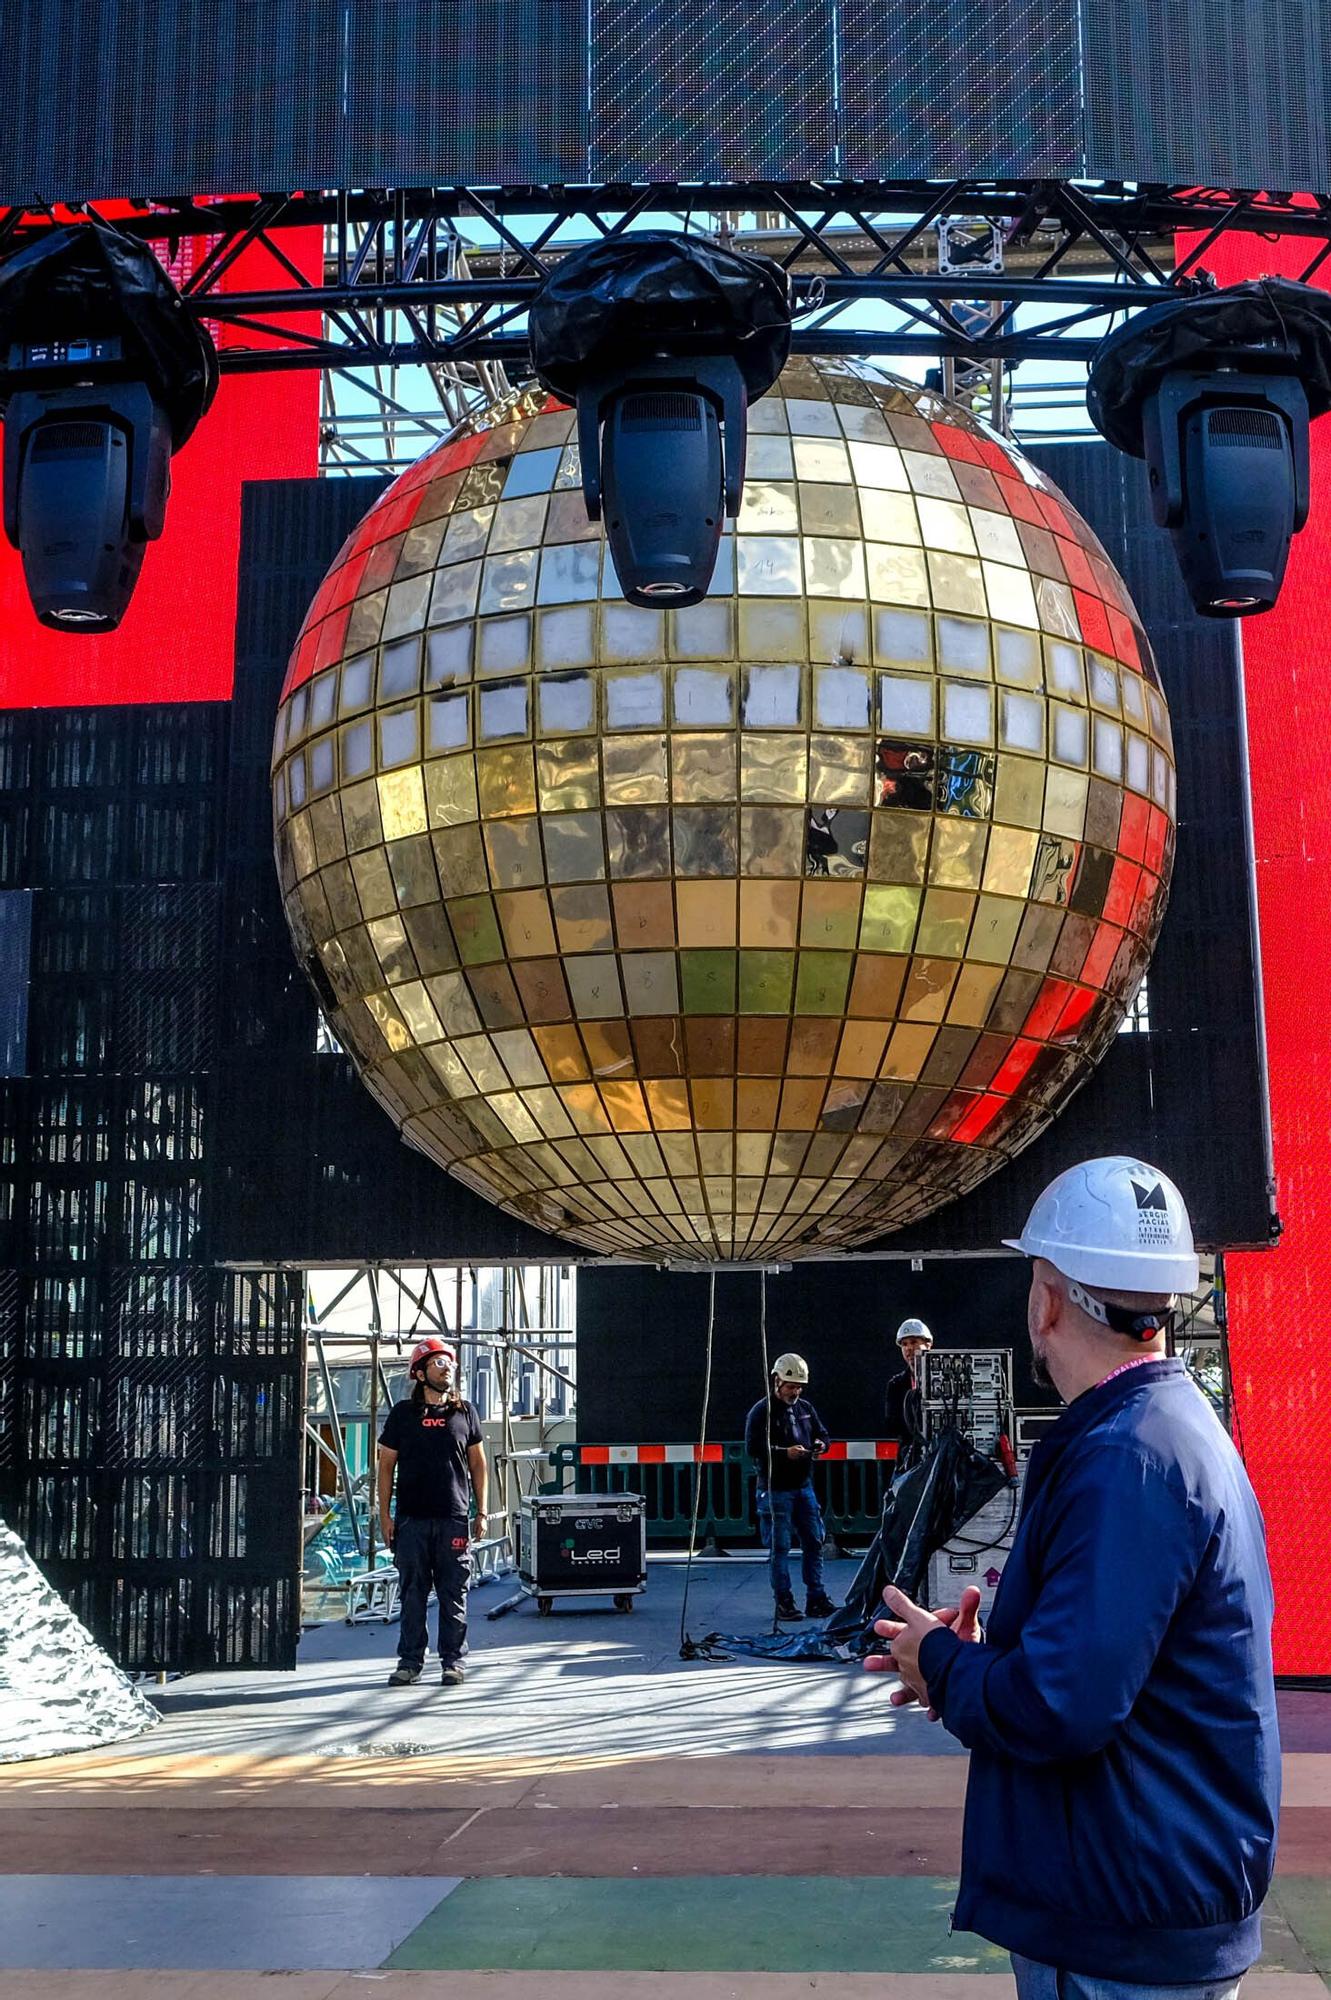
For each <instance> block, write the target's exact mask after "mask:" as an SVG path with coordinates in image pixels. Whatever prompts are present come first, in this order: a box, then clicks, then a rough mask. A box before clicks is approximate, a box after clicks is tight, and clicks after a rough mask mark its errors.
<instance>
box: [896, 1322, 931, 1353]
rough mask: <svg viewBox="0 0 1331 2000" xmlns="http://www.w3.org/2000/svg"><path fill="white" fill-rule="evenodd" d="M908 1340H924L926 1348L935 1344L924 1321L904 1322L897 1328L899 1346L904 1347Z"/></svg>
mask: <svg viewBox="0 0 1331 2000" xmlns="http://www.w3.org/2000/svg"><path fill="white" fill-rule="evenodd" d="M908 1340H922V1341H923V1342H924V1344H925V1346H926V1347H932V1346H933V1344H934V1337H933V1335H932V1334H931V1333H930V1331H929V1329H928V1327H927V1326H926V1325H925V1323H924V1321H923V1320H922V1319H903V1320H902V1322H901V1325H900V1326H899V1327H898V1328H897V1346H898V1347H901V1346H903V1345H904V1344H905V1342H906V1341H908Z"/></svg>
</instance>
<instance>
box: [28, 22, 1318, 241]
mask: <svg viewBox="0 0 1331 2000" xmlns="http://www.w3.org/2000/svg"><path fill="white" fill-rule="evenodd" d="M0 33H2V34H3V37H4V46H5V49H6V81H7V89H8V92H9V99H8V106H9V109H10V111H11V116H10V118H9V120H8V121H7V125H6V130H5V132H4V134H3V135H0V202H24V203H27V202H33V201H40V200H44V201H60V200H65V201H68V200H76V199H85V198H90V197H91V198H103V199H106V198H110V197H112V196H116V195H120V196H140V195H145V194H146V195H158V196H169V195H185V194H189V193H197V192H202V191H208V190H217V189H221V188H278V189H303V188H321V187H419V186H430V185H441V184H442V185H449V184H457V183H466V182H470V183H472V184H475V185H492V186H493V185H508V186H526V185H530V184H533V183H536V184H539V183H544V182H553V183H558V184H570V183H577V182H580V181H587V180H590V181H596V182H600V181H611V182H613V181H621V180H629V181H635V180H646V181H670V180H683V181H707V180H748V181H753V180H762V179H773V180H798V179H801V178H810V179H819V180H820V179H833V180H835V179H842V178H851V179H868V180H872V179H883V180H891V179H902V178H904V179H946V178H950V177H952V176H956V175H974V176H982V177H995V178H1026V177H1028V176H1045V175H1049V176H1058V177H1084V176H1089V177H1095V176H1098V175H1104V176H1111V177H1124V178H1130V179H1139V180H1153V181H1173V182H1184V183H1193V182H1198V181H1204V182H1206V183H1207V184H1210V185H1217V186H1235V185H1238V186H1247V187H1258V188H1262V187H1272V186H1277V187H1283V188H1295V189H1297V188H1309V187H1311V188H1325V187H1326V185H1327V182H1328V179H1331V165H1329V164H1328V158H1329V150H1331V149H1329V146H1328V102H1327V92H1326V89H1325V75H1326V62H1327V57H1328V53H1331V51H1329V49H1328V35H1331V28H1329V27H1328V24H1327V18H1326V9H1325V7H1324V4H1323V0H707V4H706V5H703V6H681V5H679V4H678V0H394V5H393V6H392V8H391V9H388V8H386V7H385V6H384V5H383V4H382V0H0ZM1239 80H1241V88H1239V87H1236V85H1237V84H1238V82H1239Z"/></svg>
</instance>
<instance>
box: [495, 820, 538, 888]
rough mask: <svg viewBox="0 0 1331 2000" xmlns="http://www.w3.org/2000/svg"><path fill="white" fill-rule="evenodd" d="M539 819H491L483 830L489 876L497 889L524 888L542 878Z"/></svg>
mask: <svg viewBox="0 0 1331 2000" xmlns="http://www.w3.org/2000/svg"><path fill="white" fill-rule="evenodd" d="M541 825H542V822H541V821H540V820H539V819H537V818H536V817H534V816H532V817H530V818H525V819H512V820H502V819H501V820H492V821H490V822H489V823H488V824H487V825H486V826H485V828H484V829H483V831H484V835H485V851H486V854H487V856H488V858H489V864H490V876H491V879H492V881H493V882H494V884H495V887H496V888H499V889H527V888H532V887H534V886H536V885H537V884H538V883H542V882H544V880H545V872H546V871H545V861H544V858H543V856H542V852H541Z"/></svg>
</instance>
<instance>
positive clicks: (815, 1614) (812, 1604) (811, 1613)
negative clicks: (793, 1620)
mask: <svg viewBox="0 0 1331 2000" xmlns="http://www.w3.org/2000/svg"><path fill="white" fill-rule="evenodd" d="M836 1608H837V1607H836V1605H835V1604H833V1602H832V1600H831V1598H830V1597H829V1596H828V1594H827V1592H826V1591H825V1590H819V1591H816V1592H815V1593H814V1595H813V1596H812V1597H811V1598H810V1599H809V1601H808V1603H807V1604H806V1605H805V1607H804V1616H805V1617H806V1618H830V1617H831V1616H832V1613H833V1612H834V1611H835V1610H836Z"/></svg>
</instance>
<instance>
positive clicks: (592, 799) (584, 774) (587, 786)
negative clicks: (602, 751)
mask: <svg viewBox="0 0 1331 2000" xmlns="http://www.w3.org/2000/svg"><path fill="white" fill-rule="evenodd" d="M536 790H537V796H538V798H539V800H540V806H541V811H542V812H549V813H554V812H578V811H581V810H584V809H586V808H587V807H594V806H599V805H600V803H601V760H600V756H599V754H598V750H597V744H596V739H595V737H594V736H585V737H579V736H561V737H556V738H555V739H554V740H553V741H551V742H549V743H540V744H538V745H537V747H536Z"/></svg>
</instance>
